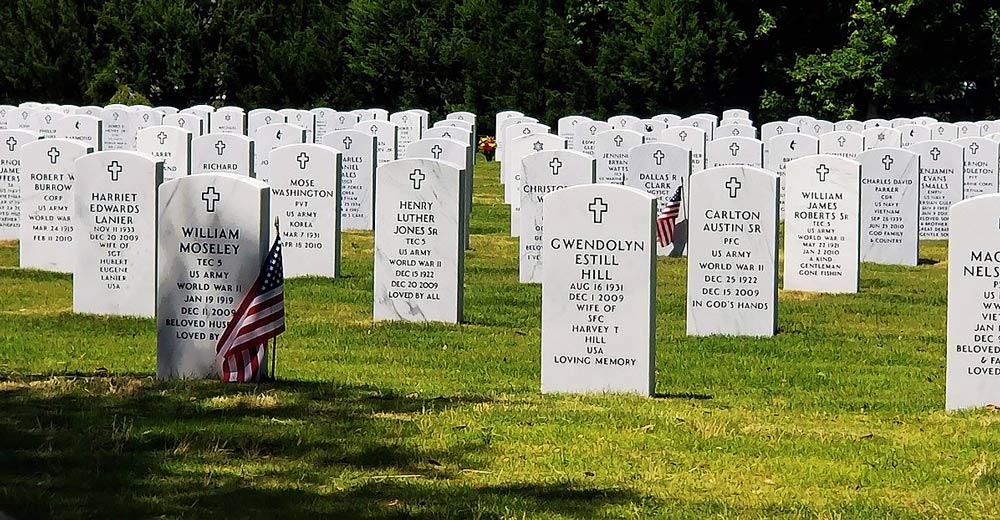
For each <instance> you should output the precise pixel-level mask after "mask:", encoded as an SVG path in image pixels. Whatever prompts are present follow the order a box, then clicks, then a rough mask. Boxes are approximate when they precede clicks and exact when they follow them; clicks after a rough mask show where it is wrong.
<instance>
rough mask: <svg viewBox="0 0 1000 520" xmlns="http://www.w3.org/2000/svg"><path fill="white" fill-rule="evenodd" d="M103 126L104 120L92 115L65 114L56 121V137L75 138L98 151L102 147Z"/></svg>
mask: <svg viewBox="0 0 1000 520" xmlns="http://www.w3.org/2000/svg"><path fill="white" fill-rule="evenodd" d="M103 126H104V122H103V121H101V120H100V119H98V118H96V117H94V116H85V115H71V116H66V117H64V118H62V119H60V120H59V121H58V122H57V123H56V137H58V138H60V139H76V140H77V141H81V142H84V143H86V144H87V145H88V146H90V147H91V148H93V149H94V150H95V151H98V152H99V151H101V150H102V149H103V146H102V145H103V140H104V131H103Z"/></svg>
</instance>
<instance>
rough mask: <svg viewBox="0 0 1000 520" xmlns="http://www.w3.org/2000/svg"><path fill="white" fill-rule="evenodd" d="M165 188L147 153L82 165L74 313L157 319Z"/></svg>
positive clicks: (101, 156) (94, 157) (104, 155)
mask: <svg viewBox="0 0 1000 520" xmlns="http://www.w3.org/2000/svg"><path fill="white" fill-rule="evenodd" d="M84 117H86V116H84ZM161 182H163V163H162V162H160V161H157V160H155V159H154V158H153V157H152V156H149V155H146V154H143V153H138V152H130V151H122V150H115V151H107V152H97V153H91V154H87V155H84V156H83V157H80V158H79V159H77V161H76V182H75V183H74V185H73V198H74V204H73V208H74V209H73V247H74V248H75V257H76V258H75V262H74V267H73V312H79V313H88V314H110V315H116V316H142V317H150V318H151V317H153V315H154V314H155V312H156V211H157V205H156V189H157V187H158V186H159V185H160V183H161Z"/></svg>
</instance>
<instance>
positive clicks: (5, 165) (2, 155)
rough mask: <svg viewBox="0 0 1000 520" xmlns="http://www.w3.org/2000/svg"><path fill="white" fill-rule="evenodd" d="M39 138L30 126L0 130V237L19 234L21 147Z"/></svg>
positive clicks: (14, 236) (17, 235)
mask: <svg viewBox="0 0 1000 520" xmlns="http://www.w3.org/2000/svg"><path fill="white" fill-rule="evenodd" d="M40 138H41V136H40V135H38V133H36V132H32V131H30V130H0V240H17V238H18V237H19V236H20V234H21V172H22V171H23V167H22V162H23V161H22V157H21V148H22V147H23V146H24V145H26V144H28V143H30V142H32V141H37V140H38V139H40Z"/></svg>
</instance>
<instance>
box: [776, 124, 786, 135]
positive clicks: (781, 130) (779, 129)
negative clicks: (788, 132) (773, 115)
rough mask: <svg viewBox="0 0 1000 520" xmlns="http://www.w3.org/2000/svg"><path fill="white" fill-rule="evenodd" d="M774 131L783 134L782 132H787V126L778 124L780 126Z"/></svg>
mask: <svg viewBox="0 0 1000 520" xmlns="http://www.w3.org/2000/svg"><path fill="white" fill-rule="evenodd" d="M774 133H776V134H778V135H781V134H783V133H785V127H783V126H781V125H778V128H775V129H774Z"/></svg>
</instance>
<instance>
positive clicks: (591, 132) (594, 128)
mask: <svg viewBox="0 0 1000 520" xmlns="http://www.w3.org/2000/svg"><path fill="white" fill-rule="evenodd" d="M596 133H597V127H596V126H594V125H590V135H594V134H596Z"/></svg>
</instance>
